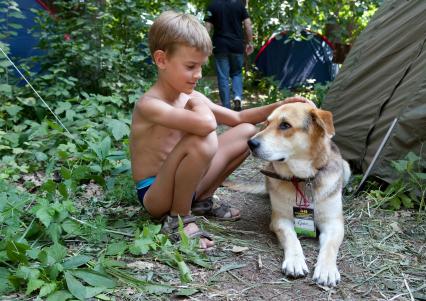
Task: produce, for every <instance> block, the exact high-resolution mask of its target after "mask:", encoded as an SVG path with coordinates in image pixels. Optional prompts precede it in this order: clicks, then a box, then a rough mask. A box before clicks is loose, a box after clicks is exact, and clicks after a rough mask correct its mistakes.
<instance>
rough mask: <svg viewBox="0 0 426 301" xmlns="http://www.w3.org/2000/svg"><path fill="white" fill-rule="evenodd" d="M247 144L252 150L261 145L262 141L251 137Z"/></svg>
mask: <svg viewBox="0 0 426 301" xmlns="http://www.w3.org/2000/svg"><path fill="white" fill-rule="evenodd" d="M247 144H248V146H249V147H250V149H251V150H254V149H256V148H258V147H259V145H260V142H259V141H257V140H256V139H250V140H249V141H247Z"/></svg>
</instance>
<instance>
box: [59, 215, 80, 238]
mask: <svg viewBox="0 0 426 301" xmlns="http://www.w3.org/2000/svg"><path fill="white" fill-rule="evenodd" d="M61 226H62V229H63V230H64V231H65V232H66V233H68V234H71V235H79V234H80V224H78V223H77V222H75V221H73V220H70V219H66V220H65V221H63V222H62V224H61Z"/></svg>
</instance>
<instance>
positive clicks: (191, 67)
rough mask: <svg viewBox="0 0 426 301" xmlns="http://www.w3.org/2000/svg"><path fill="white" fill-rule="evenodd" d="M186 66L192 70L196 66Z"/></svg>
mask: <svg viewBox="0 0 426 301" xmlns="http://www.w3.org/2000/svg"><path fill="white" fill-rule="evenodd" d="M186 68H188V69H190V70H192V69H194V68H195V66H194V65H189V66H186Z"/></svg>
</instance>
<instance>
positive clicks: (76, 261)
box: [62, 255, 93, 269]
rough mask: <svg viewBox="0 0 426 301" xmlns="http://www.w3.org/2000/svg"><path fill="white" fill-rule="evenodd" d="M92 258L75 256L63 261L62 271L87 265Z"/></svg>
mask: <svg viewBox="0 0 426 301" xmlns="http://www.w3.org/2000/svg"><path fill="white" fill-rule="evenodd" d="M92 258H93V257H91V256H87V255H76V256H73V257H70V258H68V259H67V260H65V261H64V263H63V264H62V266H63V267H64V269H74V268H78V267H79V266H82V265H83V264H86V263H88V262H89V260H91V259H92Z"/></svg>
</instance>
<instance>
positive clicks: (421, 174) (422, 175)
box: [414, 172, 426, 180]
mask: <svg viewBox="0 0 426 301" xmlns="http://www.w3.org/2000/svg"><path fill="white" fill-rule="evenodd" d="M414 174H415V175H416V177H417V178H419V179H420V180H426V173H424V172H416V173H414Z"/></svg>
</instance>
